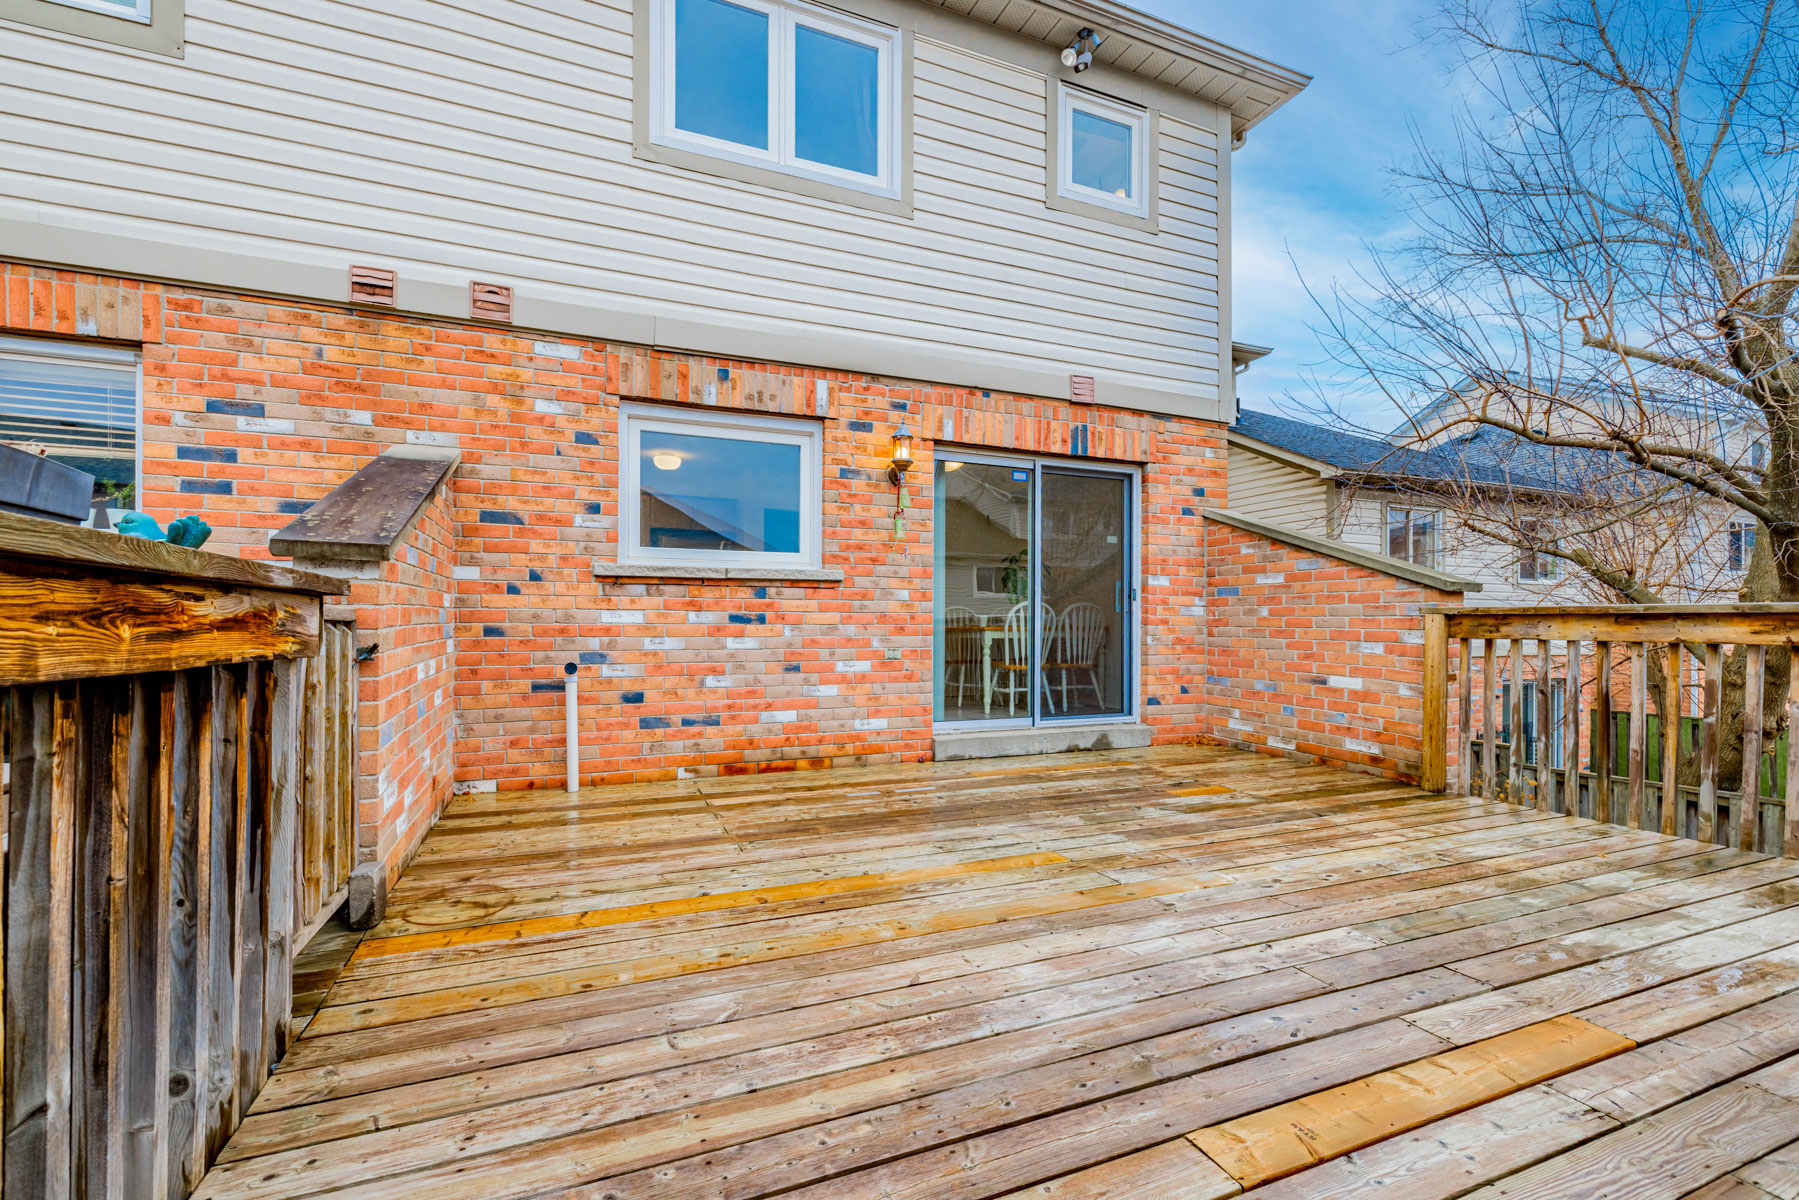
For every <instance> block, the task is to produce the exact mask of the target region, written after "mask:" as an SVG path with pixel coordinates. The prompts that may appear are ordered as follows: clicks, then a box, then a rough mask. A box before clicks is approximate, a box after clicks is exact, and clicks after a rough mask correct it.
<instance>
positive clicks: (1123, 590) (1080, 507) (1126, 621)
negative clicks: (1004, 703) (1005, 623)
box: [1038, 468, 1133, 717]
mask: <svg viewBox="0 0 1799 1200" xmlns="http://www.w3.org/2000/svg"><path fill="white" fill-rule="evenodd" d="M1042 491H1043V521H1042V532H1043V536H1042V546H1043V552H1042V554H1041V555H1040V556H1039V557H1040V558H1041V560H1042V562H1041V564H1040V569H1039V571H1038V575H1039V577H1040V578H1039V583H1040V586H1041V594H1042V598H1043V611H1044V619H1043V625H1044V629H1043V635H1042V637H1041V639H1040V648H1041V651H1042V656H1041V658H1040V660H1039V664H1040V665H1039V668H1038V670H1039V674H1040V676H1041V678H1042V680H1043V688H1042V692H1043V702H1044V704H1045V705H1046V706H1047V707H1048V709H1049V715H1051V716H1056V717H1118V716H1124V715H1126V713H1127V712H1128V711H1129V710H1128V708H1127V706H1126V703H1125V690H1124V684H1125V674H1126V672H1125V667H1126V666H1127V662H1126V652H1125V647H1126V646H1128V645H1130V644H1131V643H1130V642H1129V641H1127V640H1126V637H1125V635H1126V633H1127V632H1128V628H1129V625H1130V614H1131V609H1132V607H1133V606H1132V605H1131V603H1130V600H1131V588H1132V580H1131V576H1130V573H1129V567H1130V556H1129V555H1128V554H1127V553H1126V548H1127V546H1128V545H1129V539H1128V537H1127V536H1126V530H1127V526H1128V524H1129V521H1130V512H1131V509H1130V500H1131V481H1130V480H1129V479H1128V478H1125V477H1123V476H1119V475H1099V474H1091V473H1087V472H1074V471H1065V470H1059V469H1054V468H1045V469H1044V471H1043V482H1042Z"/></svg>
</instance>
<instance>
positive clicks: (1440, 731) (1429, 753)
mask: <svg viewBox="0 0 1799 1200" xmlns="http://www.w3.org/2000/svg"><path fill="white" fill-rule="evenodd" d="M1423 759H1424V761H1423V762H1422V763H1421V764H1420V770H1419V774H1420V782H1421V783H1422V785H1423V787H1424V790H1425V791H1427V792H1441V791H1444V790H1446V789H1447V788H1448V787H1449V618H1448V617H1446V616H1444V615H1443V614H1442V613H1426V614H1425V615H1424V747H1423Z"/></svg>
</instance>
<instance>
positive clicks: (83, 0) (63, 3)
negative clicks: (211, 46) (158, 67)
mask: <svg viewBox="0 0 1799 1200" xmlns="http://www.w3.org/2000/svg"><path fill="white" fill-rule="evenodd" d="M185 9H186V0H0V20H6V21H18V22H20V23H22V24H25V25H36V26H38V27H40V28H42V29H55V30H59V31H60V32H63V33H72V34H75V35H76V36H78V37H85V38H92V39H93V40H95V41H97V42H111V43H113V44H114V45H118V46H130V47H132V48H134V49H137V50H149V51H153V52H155V53H157V54H168V55H172V56H174V57H176V58H179V57H181V55H182V54H183V52H184V42H183V33H184V23H185V20H186V14H185Z"/></svg>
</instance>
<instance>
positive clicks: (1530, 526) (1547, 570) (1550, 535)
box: [1518, 520, 1562, 583]
mask: <svg viewBox="0 0 1799 1200" xmlns="http://www.w3.org/2000/svg"><path fill="white" fill-rule="evenodd" d="M1518 532H1519V533H1520V534H1522V535H1523V536H1524V538H1526V539H1527V540H1528V541H1529V542H1530V543H1535V544H1532V545H1525V546H1523V547H1521V548H1520V549H1519V551H1518V582H1520V583H1550V582H1553V581H1554V580H1555V579H1556V578H1558V577H1559V576H1560V575H1561V562H1562V560H1561V559H1560V558H1558V557H1557V556H1555V555H1553V554H1551V553H1549V550H1548V547H1549V546H1551V545H1553V544H1554V543H1555V532H1556V531H1555V526H1554V525H1553V524H1552V523H1550V522H1549V521H1543V520H1524V521H1519V522H1518ZM1538 546H1541V547H1543V548H1542V549H1539V548H1538Z"/></svg>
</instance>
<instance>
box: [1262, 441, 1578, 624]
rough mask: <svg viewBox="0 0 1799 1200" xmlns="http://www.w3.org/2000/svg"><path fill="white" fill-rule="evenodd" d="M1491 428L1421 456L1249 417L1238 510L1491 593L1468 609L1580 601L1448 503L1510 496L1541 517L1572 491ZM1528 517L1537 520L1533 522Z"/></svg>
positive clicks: (1563, 578) (1558, 567)
mask: <svg viewBox="0 0 1799 1200" xmlns="http://www.w3.org/2000/svg"><path fill="white" fill-rule="evenodd" d="M1495 432H1497V431H1490V430H1483V431H1478V432H1477V433H1474V434H1470V435H1468V436H1465V437H1463V438H1460V439H1454V440H1451V441H1448V442H1445V443H1443V444H1440V445H1437V446H1433V447H1431V448H1430V449H1429V450H1419V449H1414V448H1411V447H1405V446H1395V445H1394V444H1393V443H1391V442H1387V441H1383V440H1381V439H1379V438H1372V437H1363V436H1360V435H1357V434H1353V433H1348V432H1345V431H1343V430H1339V429H1333V428H1330V427H1328V426H1324V425H1320V424H1316V423H1313V422H1309V421H1300V420H1294V419H1292V418H1289V417H1281V416H1276V415H1274V414H1272V413H1261V412H1254V411H1249V410H1245V411H1243V412H1241V413H1239V414H1238V417H1237V421H1236V423H1235V424H1234V425H1232V426H1231V431H1230V497H1231V508H1232V509H1233V510H1235V511H1237V512H1241V513H1244V514H1246V515H1249V516H1254V517H1259V518H1261V519H1263V520H1267V521H1273V522H1276V523H1279V524H1283V525H1287V526H1290V527H1292V528H1294V529H1300V530H1305V531H1309V532H1312V533H1315V534H1318V535H1320V536H1323V537H1327V538H1330V539H1331V540H1333V541H1338V542H1341V543H1343V544H1344V545H1347V546H1351V547H1354V548H1356V549H1358V550H1364V551H1369V552H1372V553H1376V554H1386V555H1389V556H1391V557H1393V558H1399V559H1403V560H1405V561H1407V562H1411V563H1414V564H1415V565H1417V566H1421V567H1428V568H1431V569H1433V570H1438V571H1444V572H1447V573H1449V574H1452V575H1456V576H1459V577H1461V578H1464V579H1470V580H1473V581H1475V582H1478V583H1479V584H1480V585H1481V590H1480V591H1479V592H1478V593H1470V594H1469V596H1468V603H1470V604H1536V603H1546V604H1547V603H1564V604H1566V603H1576V602H1578V601H1579V600H1580V598H1581V595H1580V593H1579V592H1578V591H1577V590H1575V589H1573V588H1572V587H1571V586H1570V581H1569V579H1568V577H1567V573H1566V570H1565V567H1564V564H1562V563H1561V562H1560V561H1559V560H1557V559H1555V558H1553V557H1550V556H1547V555H1540V554H1536V553H1532V552H1531V551H1528V550H1520V549H1519V548H1517V547H1516V546H1513V545H1510V544H1507V543H1504V542H1500V541H1496V540H1495V539H1493V538H1490V537H1486V536H1483V535H1482V534H1480V533H1477V532H1475V531H1474V530H1471V529H1469V528H1468V526H1467V524H1466V523H1465V522H1463V521H1461V520H1459V519H1458V518H1457V516H1456V513H1455V511H1454V508H1453V506H1452V505H1451V504H1450V503H1449V499H1448V498H1447V497H1445V498H1442V499H1434V498H1433V493H1435V492H1438V491H1441V490H1444V489H1449V488H1462V487H1466V486H1473V487H1489V488H1493V489H1503V492H1504V494H1506V495H1507V496H1509V497H1510V498H1511V499H1512V501H1513V502H1514V503H1515V504H1516V505H1517V506H1519V507H1520V508H1521V509H1525V510H1529V509H1530V508H1532V507H1540V508H1541V509H1542V513H1543V515H1542V517H1541V519H1542V520H1543V521H1544V522H1545V523H1546V524H1547V523H1550V522H1552V521H1553V520H1554V519H1555V518H1554V517H1553V516H1552V515H1551V514H1552V513H1553V511H1554V501H1555V500H1556V499H1557V498H1558V497H1560V496H1564V495H1566V494H1567V492H1568V488H1569V486H1570V484H1569V481H1567V480H1566V478H1565V475H1564V474H1563V473H1562V472H1565V467H1564V468H1562V471H1561V472H1558V469H1557V467H1556V465H1555V464H1553V463H1549V462H1545V461H1544V458H1545V456H1542V455H1538V454H1535V453H1532V448H1531V447H1529V446H1528V445H1527V444H1525V443H1521V442H1519V441H1517V439H1514V438H1506V437H1503V436H1501V437H1492V436H1488V435H1490V434H1492V433H1495ZM1525 519H1530V518H1529V517H1528V516H1527V517H1526V518H1525Z"/></svg>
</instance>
